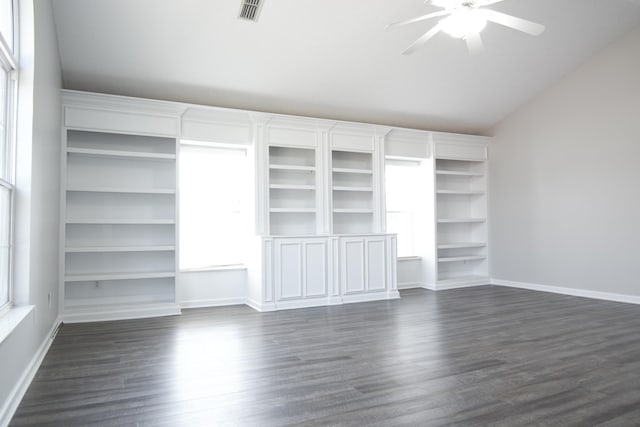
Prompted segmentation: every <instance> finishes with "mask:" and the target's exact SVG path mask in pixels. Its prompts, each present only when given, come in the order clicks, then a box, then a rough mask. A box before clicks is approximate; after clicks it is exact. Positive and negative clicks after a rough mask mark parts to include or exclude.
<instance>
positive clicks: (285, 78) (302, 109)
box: [53, 0, 640, 133]
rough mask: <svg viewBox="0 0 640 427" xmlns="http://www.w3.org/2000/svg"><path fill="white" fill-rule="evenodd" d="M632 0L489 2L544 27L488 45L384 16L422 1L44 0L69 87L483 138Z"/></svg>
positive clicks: (603, 34) (620, 28)
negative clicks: (254, 7)
mask: <svg viewBox="0 0 640 427" xmlns="http://www.w3.org/2000/svg"><path fill="white" fill-rule="evenodd" d="M632 1H633V0H505V1H503V2H501V3H498V4H495V5H493V6H492V7H493V8H495V9H497V10H500V11H503V12H505V13H510V14H514V15H517V16H520V17H522V18H526V19H529V20H532V21H536V22H540V23H543V24H545V25H546V26H547V30H546V31H545V32H544V33H543V34H542V35H541V36H538V37H531V36H528V35H525V34H522V33H519V32H516V31H513V30H510V29H507V28H504V27H500V26H498V25H495V24H489V25H488V26H487V28H486V29H485V30H484V31H483V33H482V37H483V39H484V44H485V52H484V53H483V54H481V55H477V56H473V55H470V54H469V53H468V52H467V48H466V46H465V43H464V41H462V40H456V39H453V38H451V37H449V36H447V35H445V34H439V35H437V36H436V37H435V38H434V39H432V40H431V41H430V42H428V43H427V44H426V45H425V46H423V47H422V48H421V49H420V50H418V51H417V52H415V53H414V54H412V55H401V54H400V53H401V52H402V51H403V50H404V49H405V48H406V47H407V46H408V45H409V44H411V43H412V42H413V41H414V40H415V39H416V38H418V37H419V36H420V35H422V34H423V33H424V32H426V31H427V30H428V28H430V26H431V25H433V24H435V22H434V21H428V22H422V23H416V24H413V25H411V26H407V27H403V28H398V29H394V30H385V29H384V27H385V25H386V24H389V23H391V22H395V21H399V20H403V19H407V18H411V17H413V16H417V15H421V14H424V13H427V12H429V11H434V10H436V9H434V8H433V7H431V6H427V5H425V4H424V2H423V0H322V1H317V0H313V1H312V0H264V6H263V9H262V12H261V14H260V18H259V22H257V23H253V22H247V21H243V20H239V19H237V15H238V12H239V10H240V0H135V1H132V0H103V1H99V0H91V1H88V0H53V3H54V12H55V18H56V25H57V32H58V41H59V44H60V56H61V60H62V69H63V78H64V86H65V88H68V89H77V90H86V91H94V92H105V93H112V94H119V95H129V96H139V97H146V98H156V99H166V100H174V101H182V102H190V103H198V104H206V105H217V106H223V107H233V108H244V109H250V110H259V111H271V112H277V113H286V114H296V115H306V116H314V117H324V118H333V119H342V120H353V121H363V122H369V123H380V124H388V125H395V126H404V127H412V128H419V129H431V130H442V131H455V132H466V133H486V132H488V130H489V129H490V128H491V127H492V126H494V125H495V124H496V123H498V122H499V121H500V120H502V119H503V118H504V117H505V116H507V115H508V114H509V113H510V112H512V111H513V110H514V109H516V108H517V107H518V106H519V105H521V104H522V103H523V102H525V101H526V100H527V99H529V98H530V97H532V96H533V95H535V94H536V93H538V92H539V91H541V90H542V89H544V88H546V87H548V86H549V85H550V84H552V83H553V82H554V81H556V80H557V79H559V78H560V77H561V76H562V75H564V74H565V73H567V72H568V71H570V70H572V69H573V68H575V67H576V66H577V65H579V64H580V63H581V62H582V61H584V60H585V59H586V58H587V57H588V56H590V55H591V54H593V53H594V52H596V51H597V50H599V49H601V48H602V47H604V46H605V45H606V44H608V43H610V42H611V41H613V40H614V39H615V38H617V37H618V36H620V35H622V34H623V33H625V32H627V31H629V30H630V29H631V28H633V27H635V26H636V25H638V24H639V23H640V5H638V4H634V3H633V2H632Z"/></svg>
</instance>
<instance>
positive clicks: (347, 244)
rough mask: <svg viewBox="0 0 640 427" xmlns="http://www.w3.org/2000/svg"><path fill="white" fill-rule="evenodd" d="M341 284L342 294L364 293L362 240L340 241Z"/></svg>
mask: <svg viewBox="0 0 640 427" xmlns="http://www.w3.org/2000/svg"><path fill="white" fill-rule="evenodd" d="M341 258H342V263H341V268H342V284H343V287H344V293H345V294H349V293H355V292H364V291H365V265H364V259H365V254H364V240H363V239H343V240H342V256H341Z"/></svg>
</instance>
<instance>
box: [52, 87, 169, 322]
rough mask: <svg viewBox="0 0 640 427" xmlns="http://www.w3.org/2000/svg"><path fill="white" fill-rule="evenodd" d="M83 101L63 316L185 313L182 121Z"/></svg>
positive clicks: (67, 209) (73, 155)
mask: <svg viewBox="0 0 640 427" xmlns="http://www.w3.org/2000/svg"><path fill="white" fill-rule="evenodd" d="M74 100H75V98H74V97H73V96H70V97H69V98H68V105H67V106H66V108H65V110H64V114H65V117H64V123H65V128H64V130H63V138H62V140H63V145H64V147H63V150H62V155H63V158H62V165H63V168H62V170H63V180H62V181H63V182H62V184H63V185H62V188H63V192H62V200H61V211H62V212H61V213H62V215H61V218H63V220H64V221H63V223H62V224H61V233H60V234H61V249H60V266H61V279H60V283H61V285H60V286H61V288H60V293H61V296H62V298H60V301H61V305H62V307H61V310H60V311H61V313H63V317H64V318H65V320H79V321H81V320H85V319H89V320H100V319H111V318H121V317H144V316H150V315H166V314H176V313H179V312H180V308H179V306H178V305H177V303H176V274H177V244H176V242H177V239H176V236H177V232H176V226H177V225H176V224H177V203H176V193H177V187H176V156H177V150H176V147H177V145H176V134H177V120H175V119H173V118H170V117H166V116H165V117H162V116H156V117H153V116H143V115H138V113H136V112H129V113H127V112H119V113H113V112H112V111H107V110H98V109H87V108H85V107H84V106H82V107H81V106H79V105H76V104H74ZM136 118H137V119H139V121H137V122H136V123H133V124H132V123H131V121H132V120H133V121H135V119H136ZM127 124H129V125H127ZM172 124H173V127H172V126H171V125H172ZM167 129H173V132H169V133H172V134H173V135H166V133H167V132H166V130H167Z"/></svg>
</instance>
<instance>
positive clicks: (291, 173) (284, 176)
mask: <svg viewBox="0 0 640 427" xmlns="http://www.w3.org/2000/svg"><path fill="white" fill-rule="evenodd" d="M316 177H317V175H316V150H315V148H298V147H281V146H275V145H272V146H270V147H269V230H270V233H271V234H272V235H302V234H316V209H317V206H316V191H317V179H316Z"/></svg>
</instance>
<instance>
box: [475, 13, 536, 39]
mask: <svg viewBox="0 0 640 427" xmlns="http://www.w3.org/2000/svg"><path fill="white" fill-rule="evenodd" d="M481 12H482V13H483V15H484V17H485V19H486V20H487V21H491V22H495V23H496V24H500V25H504V26H505V27H509V28H513V29H514V30H518V31H522V32H523V33H527V34H530V35H532V36H538V35H540V34H542V32H543V31H544V30H545V26H544V25H542V24H537V23H535V22H531V21H527V20H526V19H522V18H517V17H515V16H511V15H507V14H505V13H502V12H496V11H495V10H491V9H481Z"/></svg>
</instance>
